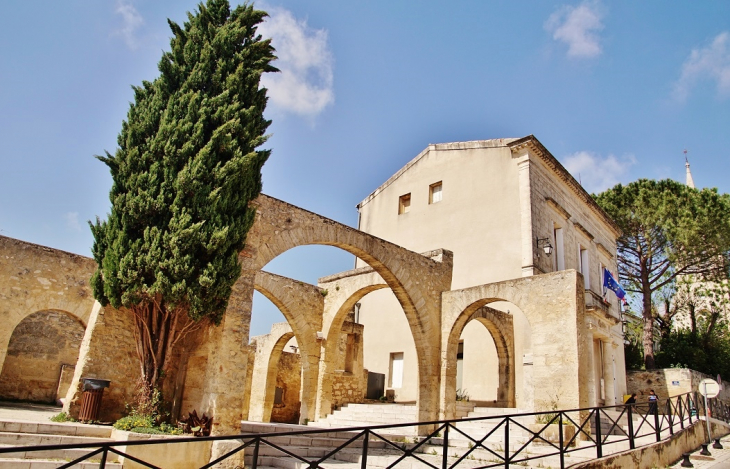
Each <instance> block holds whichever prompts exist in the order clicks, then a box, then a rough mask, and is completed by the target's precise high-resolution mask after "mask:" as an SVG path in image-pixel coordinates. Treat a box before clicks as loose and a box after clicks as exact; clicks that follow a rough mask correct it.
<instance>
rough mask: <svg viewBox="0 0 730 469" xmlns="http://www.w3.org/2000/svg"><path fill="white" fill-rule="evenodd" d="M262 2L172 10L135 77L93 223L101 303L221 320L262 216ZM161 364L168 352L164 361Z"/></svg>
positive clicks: (266, 64) (265, 57)
mask: <svg viewBox="0 0 730 469" xmlns="http://www.w3.org/2000/svg"><path fill="white" fill-rule="evenodd" d="M265 16H266V14H265V13H264V12H262V11H257V10H254V9H253V7H252V6H250V5H243V6H239V7H237V8H236V9H235V10H233V11H231V10H230V6H229V4H228V1H227V0H209V1H208V2H207V3H206V4H205V5H203V4H200V5H199V7H198V11H197V12H195V14H190V13H188V21H187V22H186V23H185V24H184V27H180V26H179V25H177V24H175V23H173V22H172V21H169V24H170V28H171V29H172V32H173V34H174V36H173V38H172V39H171V41H170V45H171V50H170V52H165V53H163V56H162V59H161V60H160V62H159V70H160V72H161V75H160V76H159V77H158V78H157V79H155V80H154V81H153V82H146V81H145V82H143V83H142V86H138V87H134V102H133V103H132V104H131V106H130V109H129V113H128V115H127V120H126V121H125V122H123V123H122V130H121V133H120V134H119V137H118V144H119V148H118V149H117V151H116V153H115V154H114V155H111V154H109V153H107V154H106V156H103V157H99V159H100V160H101V161H103V162H104V163H106V164H107V166H109V169H110V170H111V174H112V177H113V180H114V183H113V186H112V189H111V193H110V200H111V202H112V209H111V213H110V214H109V216H108V219H107V220H105V221H99V220H98V219H97V222H96V224H93V225H92V226H91V229H92V232H93V235H94V239H95V242H94V247H93V254H94V258H95V259H96V261H97V262H98V264H99V266H100V268H99V269H98V270H97V271H96V273H95V274H94V276H93V278H92V286H93V290H94V296H95V297H96V298H97V299H98V300H99V301H100V302H101V303H102V304H104V305H106V304H108V303H111V304H112V306H114V307H116V308H119V307H132V306H135V305H139V304H142V303H146V302H156V303H157V304H158V306H159V307H161V308H163V309H168V310H179V311H183V312H186V313H187V314H188V315H189V316H190V317H191V318H192V319H194V320H199V319H201V318H204V317H207V318H211V319H212V320H213V321H214V322H216V323H218V322H219V321H220V320H221V318H222V315H223V313H224V311H225V309H226V305H227V303H228V298H229V296H230V294H231V288H232V285H233V283H234V282H235V281H236V279H237V278H238V276H239V274H240V266H239V263H238V253H239V252H240V251H241V249H242V248H243V246H244V242H245V239H246V233H247V232H248V230H249V228H250V227H251V224H252V223H253V220H254V210H253V209H251V208H250V207H249V202H250V201H251V200H252V199H253V198H255V197H256V196H257V195H258V194H259V193H260V191H261V168H262V166H263V164H264V162H265V161H266V159H267V158H268V156H269V150H256V148H258V147H259V146H261V145H262V144H263V143H264V142H265V141H266V138H267V137H266V135H265V132H266V129H267V128H268V126H269V124H270V121H267V120H265V119H264V117H263V111H264V108H265V106H266V101H267V98H266V89H259V80H260V78H261V75H262V73H264V72H273V71H276V69H275V68H274V67H272V66H271V65H270V62H271V61H272V60H273V59H274V58H275V57H274V55H273V52H274V50H273V48H272V47H271V45H270V43H269V41H268V40H262V39H261V37H260V36H258V35H257V33H256V26H257V25H258V24H259V23H260V22H261V21H262V20H263V18H264V17H265ZM158 366H161V364H158Z"/></svg>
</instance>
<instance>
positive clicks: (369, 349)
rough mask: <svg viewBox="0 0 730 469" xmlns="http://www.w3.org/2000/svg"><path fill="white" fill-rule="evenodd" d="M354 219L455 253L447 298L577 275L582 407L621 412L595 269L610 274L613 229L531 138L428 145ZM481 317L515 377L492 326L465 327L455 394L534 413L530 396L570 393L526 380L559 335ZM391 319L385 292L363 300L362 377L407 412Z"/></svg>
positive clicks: (617, 364) (514, 310) (407, 376)
mask: <svg viewBox="0 0 730 469" xmlns="http://www.w3.org/2000/svg"><path fill="white" fill-rule="evenodd" d="M358 210H359V227H358V228H359V229H360V230H362V231H364V232H367V233H370V234H373V235H375V236H378V237H380V238H383V239H386V240H388V241H391V242H393V243H396V244H398V245H401V246H403V247H406V248H408V249H411V250H413V251H416V252H422V251H425V250H428V249H432V248H433V247H434V246H438V247H441V248H444V249H448V250H450V251H452V252H453V253H454V270H453V278H452V285H451V288H452V290H456V289H463V288H468V287H473V286H476V285H482V284H490V283H494V282H500V281H503V280H509V279H516V278H520V277H532V276H540V275H543V274H546V273H549V272H556V271H562V270H566V269H574V270H576V271H577V272H579V273H581V275H582V277H583V279H582V281H583V284H584V286H585V291H584V297H585V310H586V317H585V321H584V324H583V326H584V327H585V332H586V334H587V339H588V344H589V346H588V348H587V350H585V352H584V353H585V354H586V358H587V360H588V362H589V366H590V368H591V370H590V374H589V376H588V382H587V383H583V384H584V385H586V386H587V387H588V388H589V389H590V393H589V395H590V399H589V403H590V405H596V404H604V403H605V404H609V405H610V404H614V403H621V397H622V395H623V393H624V392H625V390H626V377H625V371H624V357H623V335H622V331H621V326H620V323H619V307H618V302H617V300H616V298H615V297H614V296H613V295H611V296H609V297H607V298H606V299H607V300H608V301H605V300H604V299H603V298H602V285H603V278H602V272H603V267H607V268H608V269H609V270H610V271H612V272H616V258H615V252H616V238H617V236H618V235H619V229H618V228H617V227H616V225H615V224H614V223H613V222H612V221H611V220H610V219H609V218H608V217H607V215H606V214H605V213H604V212H603V211H602V210H601V209H600V208H599V207H598V206H597V205H596V204H595V203H594V202H593V200H592V198H591V197H590V196H589V195H588V194H587V193H586V191H585V190H584V189H583V188H582V187H581V186H580V185H579V184H578V183H577V182H576V181H575V179H574V178H573V177H572V176H571V175H570V174H569V173H568V172H567V171H566V170H565V169H564V168H563V167H562V166H561V165H560V163H559V162H558V161H557V160H556V159H555V158H554V157H553V156H552V155H551V154H550V153H549V152H548V151H547V150H546V149H545V148H544V147H543V146H542V145H541V144H540V142H539V141H538V140H537V139H535V138H534V137H532V136H529V137H526V138H522V139H497V140H485V141H474V142H458V143H448V144H438V145H429V146H428V147H427V148H426V149H425V150H423V151H422V152H421V153H420V154H419V155H417V156H416V157H415V158H414V159H413V160H411V161H410V162H408V163H407V164H406V165H405V166H404V167H403V168H402V169H400V170H399V171H398V172H396V173H395V174H394V175H393V176H392V177H391V178H389V179H388V180H387V181H386V182H385V183H383V184H382V185H381V186H380V187H378V188H377V189H376V190H375V191H373V193H372V194H370V195H369V196H368V197H366V198H365V199H364V200H363V201H362V202H360V204H358ZM548 245H549V246H550V247H551V248H552V253H550V254H546V252H545V250H544V248H545V247H546V246H548ZM362 265H364V263H363V262H362V261H361V260H358V261H357V266H358V267H360V266H362ZM535 293H537V292H535ZM489 306H490V307H491V308H493V309H495V310H497V311H501V312H502V313H503V314H505V313H506V315H505V317H506V318H508V319H509V320H510V322H512V324H511V327H512V328H513V329H512V330H510V331H507V332H508V334H510V335H511V334H513V344H511V345H510V347H512V348H513V353H514V368H509V369H505V367H504V366H502V365H501V364H500V358H499V356H500V355H503V354H504V351H503V350H501V349H504V348H505V346H504V345H503V344H501V343H500V341H502V342H504V339H502V338H501V337H500V331H499V330H498V328H497V327H495V324H494V323H493V322H492V321H489V320H484V319H481V324H480V321H470V322H469V323H468V324H467V325H466V327H465V328H464V330H463V332H462V334H461V336H460V339H459V346H458V358H457V360H458V362H457V363H458V371H457V383H458V384H457V388H460V389H461V390H462V392H463V393H466V394H468V395H469V397H470V398H471V400H472V401H477V402H480V403H482V405H490V404H491V405H497V406H500V407H504V406H506V404H508V403H512V404H513V405H516V406H517V407H519V408H522V409H533V408H535V407H536V403H535V402H534V392H533V389H534V387H535V386H540V387H548V388H550V389H551V391H550V392H551V393H552V394H563V393H564V392H569V391H568V389H567V388H568V387H570V385H563V384H561V383H559V382H557V380H553V381H552V382H537V381H536V380H535V377H534V374H533V371H532V370H533V369H534V368H535V366H536V365H537V364H538V363H537V362H538V360H549V359H550V357H547V356H542V357H538V356H536V355H535V353H534V352H535V351H534V350H533V344H534V342H535V340H536V338H537V337H539V336H541V335H544V334H551V333H555V332H556V331H542V330H540V329H539V327H536V325H535V324H531V321H530V319H529V318H528V317H527V316H526V315H525V313H524V312H523V311H522V310H521V309H520V307H519V305H515V304H514V303H510V302H507V301H499V302H494V303H490V305H489ZM399 309H400V305H399V304H398V302H397V300H396V299H395V297H394V296H393V294H392V292H391V291H389V290H382V291H378V292H374V293H372V294H371V295H368V297H366V298H363V300H361V302H360V309H359V313H360V321H361V322H362V324H363V325H364V326H365V331H366V332H365V368H367V369H368V370H370V371H371V372H380V373H383V374H385V375H386V376H387V379H386V387H389V388H391V389H393V390H394V394H395V397H396V400H397V401H404V402H408V401H415V400H416V396H417V381H416V378H415V376H416V373H417V366H415V363H416V360H415V354H416V350H415V346H414V344H413V341H412V340H408V339H409V334H408V324H407V322H406V321H405V318H403V316H402V315H399V314H397V313H396V312H397V311H398V310H399ZM566 314H567V312H566ZM386 325H387V326H386ZM503 332H504V331H503ZM548 340H549V338H548ZM508 342H509V341H508ZM502 361H503V360H502ZM510 380H513V381H514V396H507V398H506V399H505V398H504V396H501V395H500V390H503V389H505V388H506V387H508V384H507V383H509V382H510ZM561 386H562V387H564V388H565V389H561ZM551 399H552V398H551ZM537 404H538V405H537V407H538V408H539V407H541V406H540V405H539V403H537ZM543 406H544V403H543Z"/></svg>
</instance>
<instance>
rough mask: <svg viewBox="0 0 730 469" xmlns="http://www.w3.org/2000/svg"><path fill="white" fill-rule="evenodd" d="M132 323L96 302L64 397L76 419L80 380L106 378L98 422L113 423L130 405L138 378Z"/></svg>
mask: <svg viewBox="0 0 730 469" xmlns="http://www.w3.org/2000/svg"><path fill="white" fill-rule="evenodd" d="M133 331H134V322H133V319H132V317H131V315H129V314H125V313H124V312H122V311H119V310H116V309H114V308H112V307H111V306H107V307H105V308H104V307H102V306H101V305H100V304H99V303H95V305H94V308H93V310H92V312H91V316H90V318H89V325H88V327H87V328H86V332H85V334H84V338H83V340H82V342H81V349H80V351H79V359H78V362H77V364H76V370H75V372H74V377H73V381H72V383H71V386H70V387H69V390H68V393H67V394H66V402H65V403H64V407H63V409H64V411H65V412H67V413H69V414H71V416H72V417H74V418H75V417H77V416H78V413H79V410H80V409H81V407H80V406H81V399H82V390H81V386H82V382H81V378H82V377H83V378H97V379H108V380H110V381H111V385H110V386H109V388H107V389H106V390H104V396H103V398H102V404H101V412H100V414H99V420H101V421H104V422H113V421H115V420H117V419H119V418H121V417H122V416H123V415H124V411H125V405H126V404H128V403H132V398H133V395H134V387H135V383H136V381H137V379H138V377H139V376H140V369H139V361H138V359H137V354H136V348H135V341H134V332H133Z"/></svg>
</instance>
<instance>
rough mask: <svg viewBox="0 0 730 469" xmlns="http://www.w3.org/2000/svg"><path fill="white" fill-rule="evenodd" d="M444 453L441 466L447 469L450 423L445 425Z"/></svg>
mask: <svg viewBox="0 0 730 469" xmlns="http://www.w3.org/2000/svg"><path fill="white" fill-rule="evenodd" d="M443 451H444V454H443V459H442V460H441V467H442V468H443V469H447V468H448V467H449V424H448V423H447V424H446V425H445V426H444V450H443Z"/></svg>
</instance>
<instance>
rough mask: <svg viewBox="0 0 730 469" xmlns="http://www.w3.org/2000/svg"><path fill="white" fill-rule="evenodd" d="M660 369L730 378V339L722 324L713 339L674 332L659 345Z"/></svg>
mask: <svg viewBox="0 0 730 469" xmlns="http://www.w3.org/2000/svg"><path fill="white" fill-rule="evenodd" d="M656 363H657V366H658V367H659V368H671V367H679V368H691V369H693V370H697V371H700V372H702V373H706V374H709V375H711V376H713V377H714V376H715V375H717V374H720V376H722V377H730V335H728V330H727V325H726V324H722V325H721V326H720V327H718V328H716V329H715V331H714V332H713V333H712V334H711V335H710V336H704V335H701V334H696V333H692V331H691V330H689V329H678V330H675V331H672V332H671V333H670V334H669V335H668V336H667V337H665V338H662V340H661V342H660V343H659V351H658V352H657V354H656Z"/></svg>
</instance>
